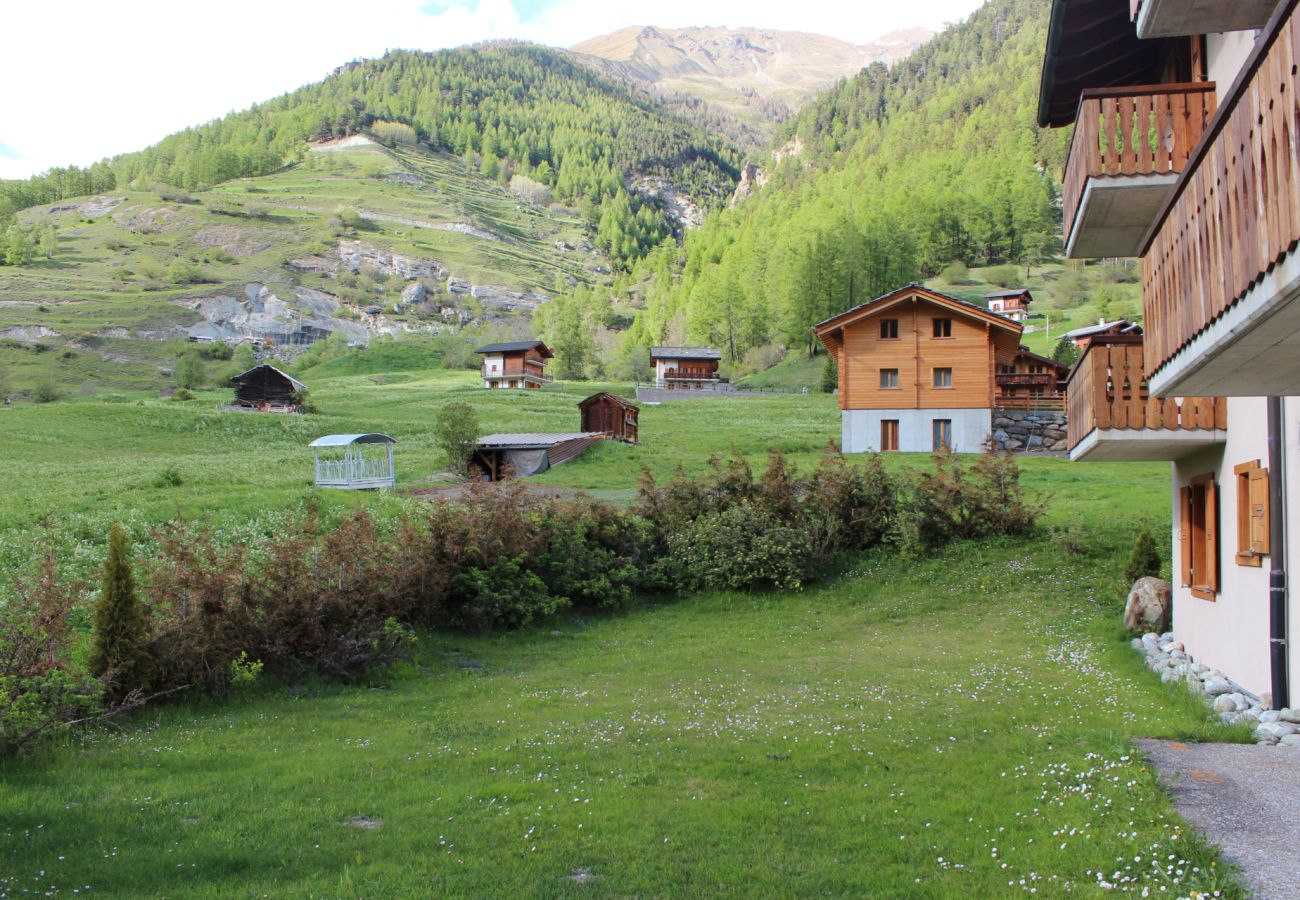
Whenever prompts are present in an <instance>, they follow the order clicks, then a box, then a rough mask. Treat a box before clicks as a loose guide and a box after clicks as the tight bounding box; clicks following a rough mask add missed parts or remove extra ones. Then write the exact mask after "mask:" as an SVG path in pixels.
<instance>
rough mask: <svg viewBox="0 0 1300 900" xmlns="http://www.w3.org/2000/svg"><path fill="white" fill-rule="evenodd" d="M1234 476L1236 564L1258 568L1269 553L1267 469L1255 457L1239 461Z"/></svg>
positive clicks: (1270, 541)
mask: <svg viewBox="0 0 1300 900" xmlns="http://www.w3.org/2000/svg"><path fill="white" fill-rule="evenodd" d="M1233 471H1234V472H1235V473H1236V476H1237V565H1239V566H1255V567H1257V568H1258V567H1259V566H1262V565H1263V564H1264V559H1263V558H1264V557H1265V556H1268V554H1269V545H1270V544H1271V543H1272V540H1271V538H1270V534H1269V520H1268V513H1269V505H1268V469H1261V468H1260V467H1259V460H1254V461H1252V462H1248V463H1242V464H1241V465H1239V466H1237V467H1236V468H1235V469H1233Z"/></svg>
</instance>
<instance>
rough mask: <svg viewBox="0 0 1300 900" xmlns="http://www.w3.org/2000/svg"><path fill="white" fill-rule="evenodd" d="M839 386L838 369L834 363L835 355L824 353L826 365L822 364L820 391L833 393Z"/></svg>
mask: <svg viewBox="0 0 1300 900" xmlns="http://www.w3.org/2000/svg"><path fill="white" fill-rule="evenodd" d="M839 386H840V369H839V366H837V365H835V357H833V356H831V355H830V354H827V355H826V365H824V366H822V384H821V388H822V393H823V394H833V393H835V389H836V388H838V387H839Z"/></svg>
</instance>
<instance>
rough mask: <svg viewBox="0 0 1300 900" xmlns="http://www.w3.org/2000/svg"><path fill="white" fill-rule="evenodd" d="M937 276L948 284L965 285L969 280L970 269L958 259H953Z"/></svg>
mask: <svg viewBox="0 0 1300 900" xmlns="http://www.w3.org/2000/svg"><path fill="white" fill-rule="evenodd" d="M939 275H940V277H941V278H943V280H944V281H946V282H948V283H949V284H966V283H967V282H968V281H969V280H970V269H969V268H967V266H966V263H964V262H962V261H961V260H960V259H954V260H953V261H952V262H950V263H948V265H946V266H944V267H943V271H942V272H940V273H939Z"/></svg>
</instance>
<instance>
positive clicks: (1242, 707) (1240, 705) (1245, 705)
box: [1232, 694, 1250, 712]
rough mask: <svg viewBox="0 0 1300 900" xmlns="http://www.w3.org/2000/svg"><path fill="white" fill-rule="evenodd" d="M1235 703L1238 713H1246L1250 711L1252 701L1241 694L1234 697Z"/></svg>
mask: <svg viewBox="0 0 1300 900" xmlns="http://www.w3.org/2000/svg"><path fill="white" fill-rule="evenodd" d="M1232 699H1233V702H1234V703H1236V704H1237V712H1245V711H1246V710H1248V709H1250V701H1249V700H1247V699H1246V698H1245V697H1243V696H1242V695H1241V694H1233V695H1232Z"/></svg>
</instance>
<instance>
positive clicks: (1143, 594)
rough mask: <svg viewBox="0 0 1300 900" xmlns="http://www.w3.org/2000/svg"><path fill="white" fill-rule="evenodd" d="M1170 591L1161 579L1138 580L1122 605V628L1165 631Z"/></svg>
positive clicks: (1171, 595) (1169, 587) (1147, 578)
mask: <svg viewBox="0 0 1300 900" xmlns="http://www.w3.org/2000/svg"><path fill="white" fill-rule="evenodd" d="M1172 591H1173V588H1172V587H1171V585H1170V584H1169V582H1167V581H1165V580H1164V579H1162V578H1152V577H1150V576H1148V577H1146V578H1139V579H1138V580H1137V581H1136V582H1135V583H1134V584H1133V589H1132V590H1130V591H1129V592H1128V602H1127V603H1125V604H1124V627H1125V628H1128V629H1129V630H1131V631H1137V630H1138V629H1141V630H1143V631H1147V632H1153V631H1164V630H1165V629H1167V628H1168V627H1169V613H1170V609H1171V608H1172V604H1173V593H1172ZM1220 693H1221V692H1220Z"/></svg>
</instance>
